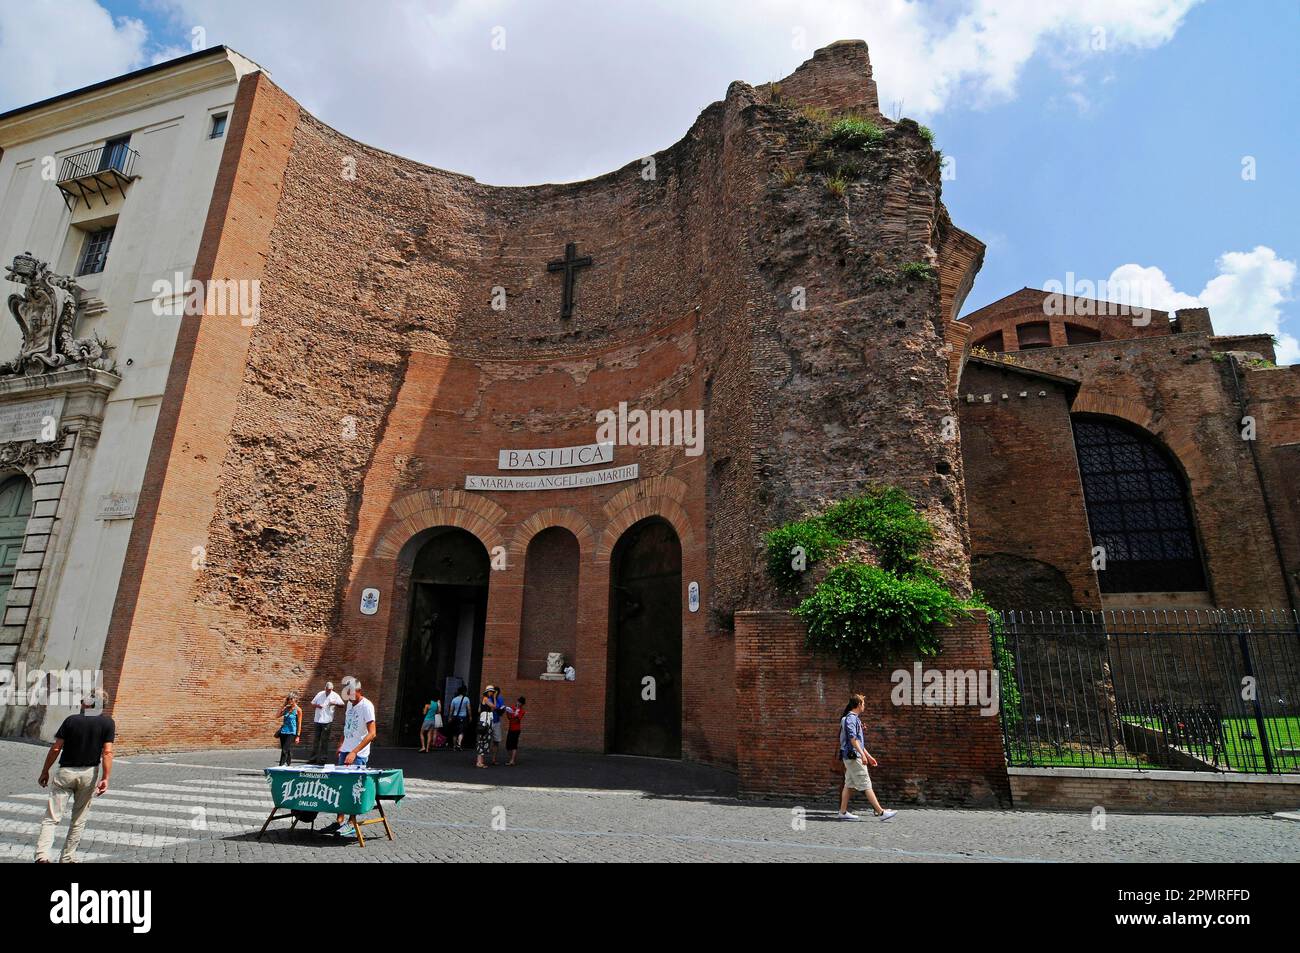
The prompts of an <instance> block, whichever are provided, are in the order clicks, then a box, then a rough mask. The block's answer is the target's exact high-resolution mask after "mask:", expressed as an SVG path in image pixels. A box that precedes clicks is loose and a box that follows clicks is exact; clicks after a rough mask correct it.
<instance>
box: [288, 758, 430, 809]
mask: <svg viewBox="0 0 1300 953" xmlns="http://www.w3.org/2000/svg"><path fill="white" fill-rule="evenodd" d="M263 770H264V771H265V772H266V777H267V780H268V781H269V782H270V785H271V800H272V801H274V802H275V806H276V807H279V808H284V809H286V810H290V811H315V812H318V813H320V812H328V813H330V814H347V815H353V814H365V813H367V812H369V811H373V810H374V809H375V802H376V800H378V799H379V798H383V799H384V800H386V801H399V800H401V799H402V798H403V797H405V796H406V786H405V779H404V778H403V776H402V772H401V771H399V770H396V769H393V770H388V771H381V770H372V769H370V768H362V769H335V770H328V769H321V768H314V767H302V768H297V767H289V768H265V769H263Z"/></svg>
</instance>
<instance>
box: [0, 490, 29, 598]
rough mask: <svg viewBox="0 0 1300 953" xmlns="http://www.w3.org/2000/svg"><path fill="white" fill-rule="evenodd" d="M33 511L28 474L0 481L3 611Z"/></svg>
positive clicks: (0, 583) (0, 596)
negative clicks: (28, 519)
mask: <svg viewBox="0 0 1300 953" xmlns="http://www.w3.org/2000/svg"><path fill="white" fill-rule="evenodd" d="M31 515H32V483H31V481H30V480H28V479H27V477H25V476H15V477H10V478H9V479H7V480H5V481H4V482H3V483H0V615H2V614H3V612H4V604H5V599H6V598H7V597H8V595H9V587H10V586H12V585H13V584H14V567H15V566H16V565H17V563H18V554H19V553H21V552H22V551H23V534H24V533H26V532H27V518H28V517H30V516H31Z"/></svg>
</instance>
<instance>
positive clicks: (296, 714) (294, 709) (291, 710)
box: [276, 692, 302, 766]
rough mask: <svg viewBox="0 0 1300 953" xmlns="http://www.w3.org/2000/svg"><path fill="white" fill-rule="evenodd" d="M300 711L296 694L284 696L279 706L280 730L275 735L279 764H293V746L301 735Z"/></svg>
mask: <svg viewBox="0 0 1300 953" xmlns="http://www.w3.org/2000/svg"><path fill="white" fill-rule="evenodd" d="M301 725H302V709H301V708H299V707H298V693H297V692H290V693H289V694H288V695H285V696H284V704H283V705H281V706H280V730H279V731H277V732H276V734H277V735H278V736H279V738H280V764H281V765H282V766H284V765H290V764H293V746H294V745H296V744H297V743H298V742H299V740H301V738H300V736H301V733H302V728H301Z"/></svg>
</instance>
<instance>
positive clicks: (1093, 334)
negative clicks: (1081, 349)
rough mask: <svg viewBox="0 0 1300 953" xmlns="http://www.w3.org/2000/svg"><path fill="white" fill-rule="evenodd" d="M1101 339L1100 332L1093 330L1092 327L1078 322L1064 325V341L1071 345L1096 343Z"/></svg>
mask: <svg viewBox="0 0 1300 953" xmlns="http://www.w3.org/2000/svg"><path fill="white" fill-rule="evenodd" d="M1100 340H1101V332H1100V331H1094V330H1093V329H1092V328H1085V327H1083V326H1082V325H1079V324H1067V325H1066V326H1065V343H1066V344H1069V345H1071V346H1073V345H1075V344H1096V343H1097V342H1098V341H1100Z"/></svg>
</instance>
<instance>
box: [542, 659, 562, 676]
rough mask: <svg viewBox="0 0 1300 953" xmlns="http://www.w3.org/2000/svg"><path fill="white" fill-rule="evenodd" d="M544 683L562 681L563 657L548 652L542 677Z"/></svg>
mask: <svg viewBox="0 0 1300 953" xmlns="http://www.w3.org/2000/svg"><path fill="white" fill-rule="evenodd" d="M542 681H544V682H562V681H564V656H563V655H562V654H561V653H559V652H549V653H547V656H546V674H545V675H543V676H542Z"/></svg>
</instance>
